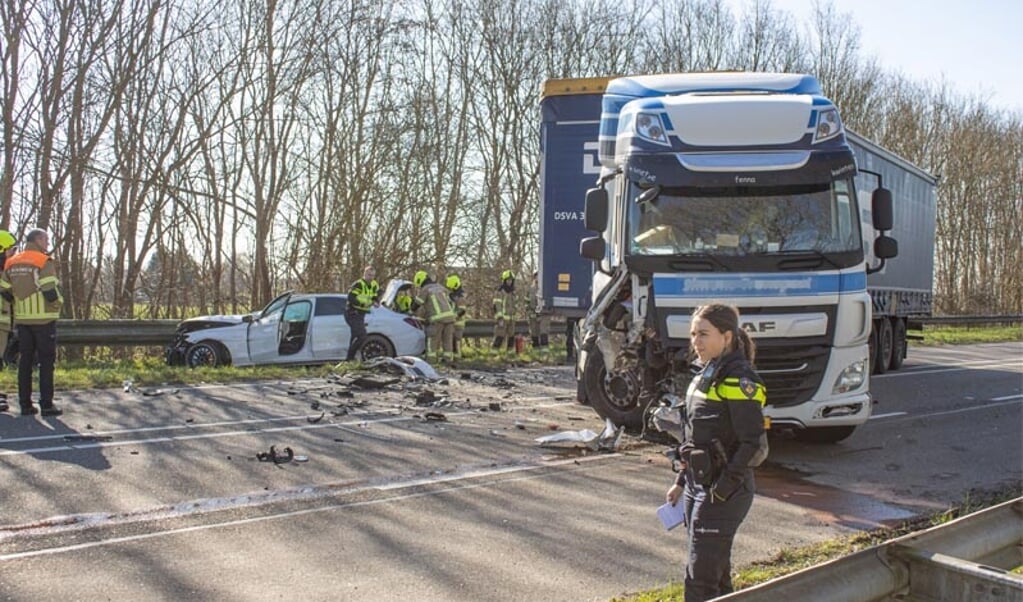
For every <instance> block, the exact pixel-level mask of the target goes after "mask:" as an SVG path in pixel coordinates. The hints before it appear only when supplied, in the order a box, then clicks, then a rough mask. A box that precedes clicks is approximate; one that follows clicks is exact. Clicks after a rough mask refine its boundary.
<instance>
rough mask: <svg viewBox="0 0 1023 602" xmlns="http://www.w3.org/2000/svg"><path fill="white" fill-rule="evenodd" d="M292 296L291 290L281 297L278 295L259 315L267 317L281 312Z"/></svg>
mask: <svg viewBox="0 0 1023 602" xmlns="http://www.w3.org/2000/svg"><path fill="white" fill-rule="evenodd" d="M290 298H291V293H290V292H288V293H284V294H283V295H281V296H280V297H277V298H276V299H274V300H273V301H271V302H270V303H268V304H267V306H266V307H264V308H263V311H261V312H260V314H259V317H261V318H266V317H268V316H272V315H274V314H277V313H280V312H281V311H282V310H283V309H284V306H285V305H286V304H287V303H288V299H290Z"/></svg>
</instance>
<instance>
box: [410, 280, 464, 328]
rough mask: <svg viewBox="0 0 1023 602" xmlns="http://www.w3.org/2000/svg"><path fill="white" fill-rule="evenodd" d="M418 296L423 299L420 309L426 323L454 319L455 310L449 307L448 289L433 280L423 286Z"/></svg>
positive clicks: (451, 320)
mask: <svg viewBox="0 0 1023 602" xmlns="http://www.w3.org/2000/svg"><path fill="white" fill-rule="evenodd" d="M419 296H420V298H421V299H423V306H422V310H423V313H424V317H425V318H426V321H427V322H428V323H430V324H433V323H435V322H454V321H455V310H454V309H452V307H451V297H449V296H448V289H446V288H444V287H443V286H441V285H440V284H439V283H437V282H433V283H430V284H427V285H426V286H425V287H423V288H422V289H421V290H420V295H419Z"/></svg>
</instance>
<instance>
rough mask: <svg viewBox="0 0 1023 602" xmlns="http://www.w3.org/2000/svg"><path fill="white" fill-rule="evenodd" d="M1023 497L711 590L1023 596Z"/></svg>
mask: <svg viewBox="0 0 1023 602" xmlns="http://www.w3.org/2000/svg"><path fill="white" fill-rule="evenodd" d="M1020 566H1023V497H1021V498H1017V499H1015V500H1012V501H1009V502H1005V503H1003V504H1000V505H998V506H994V507H991V508H988V509H986V510H981V511H980V512H977V513H974V514H970V515H968V516H965V517H963V518H960V519H957V520H954V521H952V522H949V523H946V524H944V525H940V526H937V527H932V528H930V529H926V530H924V531H920V532H917V533H911V534H909V535H906V536H903V537H899V538H897V539H893V540H891V541H889V542H887V543H884V544H881V545H879V546H875V547H872V548H868V549H866V550H861V551H859V552H856V553H854V554H850V555H849V556H845V557H844V558H839V559H837V560H833V561H831V562H827V563H824V564H821V565H818V566H815V567H810V568H808V569H804V570H802V571H799V572H796V573H793V574H791V575H787V576H785V577H779V578H778V579H773V580H771V581H768V582H766V583H762V584H760V585H756V586H753V587H750V588H748V589H744V590H742V591H739V592H736V593H733V594H729V595H727V596H723V597H721V598H715V600H719V601H720V602H776V601H777V600H787V601H789V602H796V601H801V600H827V601H828V602H882V601H889V600H891V601H894V600H903V601H907V602H910V601H920V602H922V601H924V600H970V601H971V602H1023V576H1021V575H1014V574H1012V573H1009V572H1008V571H1010V570H1012V569H1015V568H1018V567H1020Z"/></svg>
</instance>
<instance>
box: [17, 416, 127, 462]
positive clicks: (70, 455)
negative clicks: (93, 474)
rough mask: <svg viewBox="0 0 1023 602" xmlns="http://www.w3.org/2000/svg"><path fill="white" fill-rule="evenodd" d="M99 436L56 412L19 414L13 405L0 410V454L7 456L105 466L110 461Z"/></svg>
mask: <svg viewBox="0 0 1023 602" xmlns="http://www.w3.org/2000/svg"><path fill="white" fill-rule="evenodd" d="M101 440H102V437H96V436H94V435H90V434H89V433H88V432H85V433H82V432H79V431H77V430H75V429H73V428H71V427H70V426H68V425H67V424H65V423H64V422H63V421H62V420H61V419H60V417H59V416H55V417H52V418H49V417H41V416H38V415H37V416H21V415H19V414H18V411H17V409H14V410H13V412H11V411H8V412H3V413H0V456H6V457H7V458H8V459H10V458H11V456H17V455H25V456H31V457H32V458H35V459H37V460H43V461H47V462H62V463H64V464H74V465H77V466H81V467H82V468H87V469H89V470H108V469H109V468H110V462H109V461H108V460H107V458H106V456H104V455H103V448H102V447H101V446H100V445H99V442H100V441H101ZM2 450H8V451H2Z"/></svg>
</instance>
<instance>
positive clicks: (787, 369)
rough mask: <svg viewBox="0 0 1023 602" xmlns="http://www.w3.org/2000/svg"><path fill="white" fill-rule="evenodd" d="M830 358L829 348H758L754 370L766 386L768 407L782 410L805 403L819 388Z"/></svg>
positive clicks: (765, 346) (766, 346)
mask: <svg viewBox="0 0 1023 602" xmlns="http://www.w3.org/2000/svg"><path fill="white" fill-rule="evenodd" d="M830 355H831V349H830V347H827V346H824V345H819V346H807V347H786V346H779V347H773V346H768V345H766V344H763V343H761V344H760V345H758V346H757V361H756V368H757V372H758V373H759V374H760V377H761V378H763V379H764V384H765V385H767V404H768V405H771V406H776V407H783V406H791V405H796V404H800V403H803V402H805V401H808V400H809V399H810V398H811V397H813V394H814V393H816V392H817V390H818V389H819V388H820V385H821V379H822V378H824V371H825V370H826V369H827V366H828V356H830Z"/></svg>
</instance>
